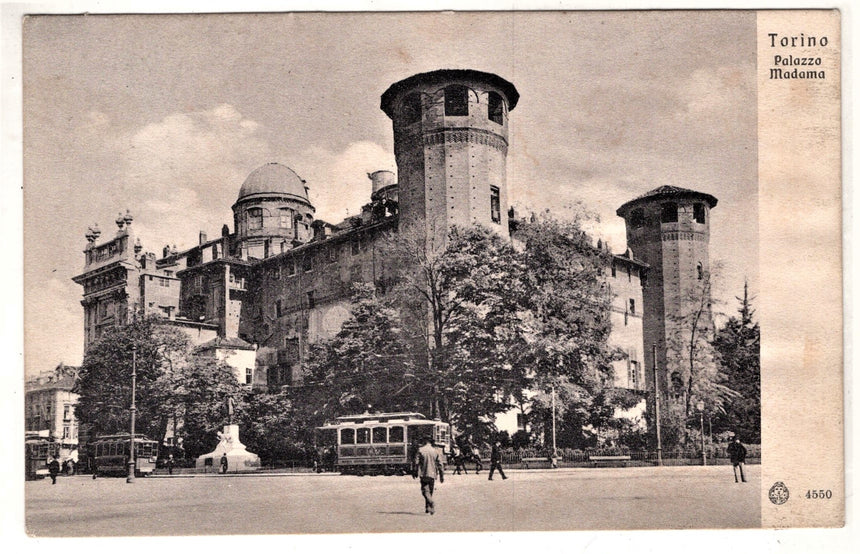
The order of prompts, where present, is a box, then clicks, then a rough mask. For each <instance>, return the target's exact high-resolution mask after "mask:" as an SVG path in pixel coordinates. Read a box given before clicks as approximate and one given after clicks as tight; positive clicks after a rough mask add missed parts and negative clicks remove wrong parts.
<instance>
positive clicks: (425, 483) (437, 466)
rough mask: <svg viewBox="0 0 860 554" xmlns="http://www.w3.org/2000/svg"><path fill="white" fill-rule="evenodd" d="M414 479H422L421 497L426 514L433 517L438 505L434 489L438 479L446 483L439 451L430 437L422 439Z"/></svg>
mask: <svg viewBox="0 0 860 554" xmlns="http://www.w3.org/2000/svg"><path fill="white" fill-rule="evenodd" d="M413 467H414V468H415V469H414V470H413V473H412V478H413V479H416V478H418V477H420V478H421V496H423V497H424V513H426V514H430V515H433V514H434V513H435V512H436V504H435V502H434V501H433V489H434V488H435V485H436V477H438V478H439V482H440V483H444V482H445V474H444V472H443V470H442V461H441V460H440V459H439V451H438V450H436V447H435V446H433V441H432V440H430V439H429V438H428V437H424V438H422V439H421V446H420V448H418V452H416V453H415V459H414V460H413Z"/></svg>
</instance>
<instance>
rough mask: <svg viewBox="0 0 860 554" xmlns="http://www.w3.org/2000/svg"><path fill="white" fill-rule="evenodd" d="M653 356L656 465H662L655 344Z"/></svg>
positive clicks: (653, 345)
mask: <svg viewBox="0 0 860 554" xmlns="http://www.w3.org/2000/svg"><path fill="white" fill-rule="evenodd" d="M651 352H652V356H653V358H654V422H655V424H656V425H655V427H656V430H657V465H658V466H662V465H663V443H662V442H661V441H660V387H659V385H658V383H657V345H656V344H652V345H651Z"/></svg>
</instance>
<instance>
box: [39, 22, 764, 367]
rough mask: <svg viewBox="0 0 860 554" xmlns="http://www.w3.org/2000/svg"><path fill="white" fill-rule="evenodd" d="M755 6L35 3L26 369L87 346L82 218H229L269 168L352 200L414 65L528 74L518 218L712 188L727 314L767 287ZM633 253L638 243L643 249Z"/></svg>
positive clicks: (375, 162) (333, 207) (714, 255)
mask: <svg viewBox="0 0 860 554" xmlns="http://www.w3.org/2000/svg"><path fill="white" fill-rule="evenodd" d="M755 56H756V41H755V15H754V14H753V13H751V12H698V13H688V14H683V13H678V12H673V13H668V12H659V11H656V12H618V13H610V12H519V13H510V12H509V13H429V14H417V13H415V14H404V13H388V14H256V15H247V14H234V15H225V14H218V15H159V16H143V15H139V16H127V15H126V16H47V17H30V18H28V19H26V20H25V22H24V32H23V77H24V83H23V113H24V126H23V131H24V136H23V154H24V187H23V194H24V221H23V223H24V317H25V341H26V342H25V369H26V372H27V373H28V374H33V373H39V372H41V371H46V370H49V369H51V368H53V367H54V366H55V365H56V364H58V363H59V362H60V361H62V362H65V363H67V364H73V365H76V364H79V363H80V361H81V359H82V356H83V308H82V307H81V305H80V299H81V297H82V289H81V287H80V286H78V285H76V284H74V283H73V282H72V281H71V277H72V276H74V275H76V274H78V273H80V271H81V270H82V268H83V262H84V258H83V253H82V251H83V248H84V246H85V245H86V239H85V238H84V234H85V233H86V230H87V227H88V226H90V225H93V224H94V223H98V224H99V226H100V228H101V230H102V240H104V239H105V238H107V237H109V236H111V235H112V234H113V233H114V223H113V220H114V219H115V218H116V215H117V213H118V212H120V211H122V212H125V210H126V209H129V210H131V212H132V214H133V215H134V217H135V220H134V226H135V227H136V229H137V231H136V232H137V233H138V234H139V235H141V237H142V241H143V246H144V249H145V250H149V251H154V252H157V253H159V254H160V252H161V248H162V247H163V246H164V245H165V244H171V245H173V244H175V245H177V247H179V248H180V249H183V248H186V247H190V246H193V245H194V244H196V242H197V236H198V232H199V231H205V232H207V234H208V235H209V236H210V237H212V236H217V235H218V234H220V229H221V226H222V225H223V224H224V223H228V224H229V225H230V227H231V229H232V213H231V211H230V206H231V205H232V204H233V202H235V200H236V195H237V194H238V191H239V188H240V186H241V185H242V182H243V181H244V179H245V178H246V177H247V175H248V174H249V173H250V172H251V171H253V170H254V169H256V168H257V167H259V166H261V165H263V164H265V163H268V162H279V163H282V164H284V165H287V166H289V167H291V168H292V169H294V170H295V171H296V172H297V173H298V174H299V175H300V176H301V177H302V178H304V179H305V180H306V181H307V184H308V186H309V187H310V198H311V201H312V203H313V204H314V205H315V206H316V210H317V211H316V215H317V217H319V218H320V219H324V220H327V221H332V222H336V221H339V220H340V219H342V218H343V217H344V216H346V215H347V214H355V213H357V212H358V210H359V209H360V207H361V205H362V204H364V203H366V202H367V201H368V199H369V196H370V181H369V180H368V178H367V173H368V172H370V171H374V170H377V169H391V170H396V167H395V164H394V155H393V142H392V130H391V122H390V120H389V119H388V118H387V117H386V116H385V114H384V113H383V112H382V111H381V110H380V109H379V97H380V95H381V94H382V93H383V92H384V91H385V90H386V89H387V88H388V86H389V85H391V84H392V83H394V82H396V81H399V80H401V79H403V78H406V77H408V76H410V75H413V74H415V73H420V72H424V71H432V70H434V69H442V68H469V69H476V70H480V71H486V72H491V73H496V74H498V75H500V76H501V77H503V78H505V79H507V80H509V81H511V82H512V83H513V84H514V85H515V86H516V87H517V89H518V91H519V93H520V101H519V104H518V105H517V107H516V109H515V110H513V111H512V112H511V115H510V148H509V151H508V190H509V194H510V199H511V203H512V204H513V205H514V206H516V207H517V208H519V209H520V210H521V211H522V212H524V213H527V212H528V211H540V210H544V209H547V208H549V209H550V210H551V211H553V212H554V213H556V214H557V215H559V216H562V217H563V216H564V214H565V213H566V211H567V210H568V209H572V208H571V207H573V206H577V205H580V204H582V205H584V206H586V207H587V208H589V209H590V210H592V211H593V212H595V213H596V214H597V215H598V217H599V222H597V223H595V224H594V225H593V231H594V233H595V234H596V235H598V236H600V237H602V238H603V239H604V240H607V241H608V242H609V243H610V245H611V247H612V249H613V250H614V251H616V252H623V251H624V249H625V239H624V223H623V220H621V218H619V217H617V216H616V215H615V210H616V209H617V208H618V206H620V205H621V204H623V203H624V202H626V201H627V200H629V199H631V198H634V197H636V196H639V195H641V194H643V193H645V192H647V191H649V190H652V189H654V188H657V187H659V186H663V185H673V186H678V187H684V188H690V189H695V190H699V191H702V192H706V193H710V194H713V195H714V196H716V197H717V198H718V199H719V204H718V205H717V207H716V208H715V209H714V210H713V212H712V213H711V242H710V245H711V250H710V254H711V262H712V265H713V264H714V262H720V263H721V264H722V265H723V269H722V271H721V274H720V275H719V276H718V278H717V283H716V288H715V297H716V298H717V300H722V301H724V303H723V304H722V305H720V304H718V305H717V308H718V309H722V310H723V311H725V312H727V313H731V312H733V311H734V310H735V308H736V305H737V302H736V301H735V299H734V297H735V296H739V295H741V294H742V292H743V285H744V281H745V280H749V282H750V289H751V292H752V293H753V294H755V293H756V292H757V288H758V247H757V245H758V214H757V209H758V200H757V151H756V118H757V114H756V90H755V88H756V85H755V72H754V71H755V61H756V58H755ZM634 254H635V252H634Z"/></svg>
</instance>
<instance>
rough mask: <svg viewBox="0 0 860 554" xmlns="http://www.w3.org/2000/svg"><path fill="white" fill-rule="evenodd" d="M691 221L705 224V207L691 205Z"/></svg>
mask: <svg viewBox="0 0 860 554" xmlns="http://www.w3.org/2000/svg"><path fill="white" fill-rule="evenodd" d="M693 219H694V220H695V221H696V223H702V224H704V223H705V205H704V204H693Z"/></svg>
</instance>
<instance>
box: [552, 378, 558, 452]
mask: <svg viewBox="0 0 860 554" xmlns="http://www.w3.org/2000/svg"><path fill="white" fill-rule="evenodd" d="M556 452H557V450H556V447H555V385H553V386H552V457H553V460H555V458H556V456H557V454H556ZM553 463H555V462H553Z"/></svg>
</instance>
